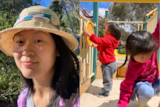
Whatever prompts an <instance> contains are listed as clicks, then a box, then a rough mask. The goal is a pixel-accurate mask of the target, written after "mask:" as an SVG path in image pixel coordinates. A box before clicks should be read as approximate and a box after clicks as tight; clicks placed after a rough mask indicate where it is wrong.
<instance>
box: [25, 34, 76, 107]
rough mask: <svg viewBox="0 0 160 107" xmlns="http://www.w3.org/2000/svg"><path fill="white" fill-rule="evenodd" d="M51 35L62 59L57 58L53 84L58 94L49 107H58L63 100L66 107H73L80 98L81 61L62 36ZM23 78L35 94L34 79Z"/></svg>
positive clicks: (54, 96)
mask: <svg viewBox="0 0 160 107" xmlns="http://www.w3.org/2000/svg"><path fill="white" fill-rule="evenodd" d="M51 35H52V37H53V39H54V41H55V44H56V48H57V50H58V52H59V54H60V57H57V58H56V62H55V73H54V76H53V77H52V84H51V87H52V89H53V90H55V92H56V94H54V95H53V96H52V97H51V99H50V102H49V105H48V106H47V107H58V104H59V101H60V99H63V101H64V107H72V106H73V105H74V104H75V103H76V102H77V100H78V98H79V61H78V59H77V57H76V55H75V54H74V53H73V52H72V51H71V50H70V49H69V48H68V47H67V46H66V45H65V43H64V41H63V40H62V38H61V37H60V36H58V35H55V34H51ZM23 78H24V80H25V82H26V84H27V87H28V89H29V91H30V92H31V93H33V92H34V90H33V81H32V79H27V78H25V77H23Z"/></svg>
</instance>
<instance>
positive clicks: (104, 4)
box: [80, 2, 112, 11]
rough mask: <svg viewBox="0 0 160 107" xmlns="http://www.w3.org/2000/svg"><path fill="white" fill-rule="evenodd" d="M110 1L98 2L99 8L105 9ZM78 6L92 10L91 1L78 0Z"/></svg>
mask: <svg viewBox="0 0 160 107" xmlns="http://www.w3.org/2000/svg"><path fill="white" fill-rule="evenodd" d="M110 4H112V2H99V8H105V9H107V8H108V7H109V5H110ZM80 6H81V7H83V8H85V9H87V10H89V11H92V10H93V2H80Z"/></svg>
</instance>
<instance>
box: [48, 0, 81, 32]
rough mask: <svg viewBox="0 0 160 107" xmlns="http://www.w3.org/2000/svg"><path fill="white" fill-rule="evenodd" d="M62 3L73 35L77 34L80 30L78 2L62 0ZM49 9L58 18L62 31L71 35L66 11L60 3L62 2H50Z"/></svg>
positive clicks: (75, 0) (60, 0) (57, 0)
mask: <svg viewBox="0 0 160 107" xmlns="http://www.w3.org/2000/svg"><path fill="white" fill-rule="evenodd" d="M64 2H65V6H66V9H67V11H68V13H69V17H70V20H71V23H72V26H73V29H74V32H75V34H79V29H80V22H79V19H80V16H79V7H80V5H79V1H78V0H64ZM49 8H50V9H52V10H53V11H54V12H56V13H57V15H58V17H59V18H60V24H61V27H62V28H63V31H65V32H68V33H70V34H71V33H72V30H71V28H70V24H69V21H68V17H67V14H66V11H65V10H64V5H63V3H62V0H52V3H51V4H50V5H49Z"/></svg>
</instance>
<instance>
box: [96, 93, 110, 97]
mask: <svg viewBox="0 0 160 107" xmlns="http://www.w3.org/2000/svg"><path fill="white" fill-rule="evenodd" d="M108 96H109V95H106V94H105V93H99V94H97V97H108Z"/></svg>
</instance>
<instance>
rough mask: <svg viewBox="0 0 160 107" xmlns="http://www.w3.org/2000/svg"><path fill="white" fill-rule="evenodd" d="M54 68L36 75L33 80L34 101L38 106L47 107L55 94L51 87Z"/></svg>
mask: <svg viewBox="0 0 160 107" xmlns="http://www.w3.org/2000/svg"><path fill="white" fill-rule="evenodd" d="M53 76H54V70H52V72H50V73H49V72H45V74H43V75H41V76H39V77H36V78H34V79H32V80H33V84H34V85H33V90H34V92H33V102H34V105H35V106H36V107H46V106H47V105H48V104H49V101H50V98H51V97H52V96H53V94H55V91H54V90H53V89H52V87H51V83H52V78H53Z"/></svg>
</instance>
